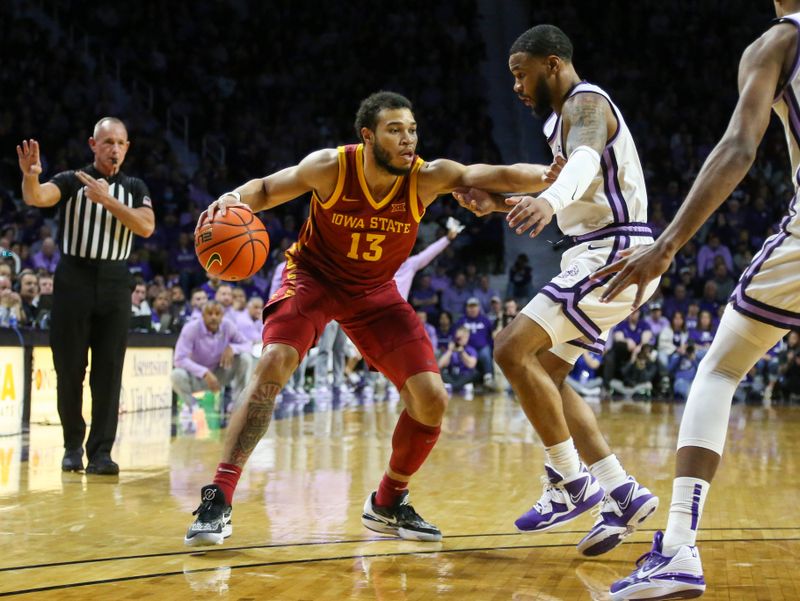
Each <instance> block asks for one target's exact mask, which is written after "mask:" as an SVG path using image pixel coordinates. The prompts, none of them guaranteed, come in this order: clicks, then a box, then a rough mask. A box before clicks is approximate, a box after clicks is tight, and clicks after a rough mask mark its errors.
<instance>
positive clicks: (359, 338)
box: [184, 92, 559, 546]
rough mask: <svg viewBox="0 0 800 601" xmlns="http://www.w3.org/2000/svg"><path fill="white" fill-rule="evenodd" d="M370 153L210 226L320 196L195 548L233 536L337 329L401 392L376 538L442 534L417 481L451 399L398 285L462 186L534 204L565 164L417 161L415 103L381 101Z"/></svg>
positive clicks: (369, 134) (280, 295) (287, 185)
mask: <svg viewBox="0 0 800 601" xmlns="http://www.w3.org/2000/svg"><path fill="white" fill-rule="evenodd" d="M355 126H356V131H357V133H358V135H359V137H360V138H361V140H362V143H361V144H357V145H350V146H342V147H339V148H337V149H325V150H318V151H316V152H313V153H311V154H310V155H308V156H307V157H306V158H304V159H303V160H302V161H301V162H300V163H299V164H298V165H296V166H294V167H288V168H286V169H283V170H282V171H279V172H277V173H274V174H272V175H269V176H267V177H265V178H263V179H254V180H251V181H250V182H248V183H246V184H244V185H242V186H239V187H238V188H237V189H236V190H235V191H233V192H229V193H227V194H224V195H223V196H222V197H220V198H219V199H218V200H216V201H215V202H214V203H212V204H211V206H209V208H208V209H207V211H206V212H205V213H204V214H203V216H201V218H200V223H202V222H203V220H204V219H213V217H214V216H215V215H216V214H224V213H225V211H226V210H227V209H228V208H230V207H232V206H237V205H242V204H243V205H246V206H248V207H250V208H251V209H252V210H253V211H254V212H258V211H263V210H267V209H272V208H274V207H276V206H278V205H280V204H283V203H285V202H288V201H290V200H292V199H294V198H297V197H298V196H302V195H303V194H306V193H307V192H311V193H312V198H311V208H310V213H309V217H308V220H307V221H306V222H305V224H304V225H303V227H302V229H301V231H300V236H299V239H298V241H297V242H296V243H295V244H294V245H293V246H292V247H291V248H290V249H289V250H288V251H287V252H286V269H285V270H284V273H283V281H282V285H281V287H280V288H279V289H278V290H277V291H276V292H275V294H273V295H272V297H271V298H270V299H269V301H268V302H267V305H266V307H265V309H264V319H265V322H264V331H263V342H264V350H263V353H262V355H261V358H260V359H259V362H258V366H257V367H256V370H255V372H254V374H253V376H252V378H251V381H250V382H249V384H248V386H247V387H246V389H245V390H244V392H243V398H242V403H241V406H240V407H239V408H238V409H237V411H236V412H235V413H234V414H233V416H232V417H231V421H230V424H229V425H228V432H227V435H226V439H225V444H224V450H223V458H222V462H221V463H220V464H219V466H218V468H217V472H216V475H215V477H214V481H213V484H209V485H208V486H204V487H203V489H202V491H201V497H202V501H201V504H200V506H199V507H198V508H197V510H196V511H195V512H194V513H195V515H197V519H196V521H195V522H194V523H193V524H192V526H191V527H190V528H189V530H188V532H187V533H186V537H185V538H184V542H185V543H186V544H187V545H190V546H194V545H212V544H221V543H222V542H223V540H224V538H225V537H227V536H229V535H230V534H231V532H232V527H231V524H230V515H231V501H232V498H233V492H234V489H235V487H236V484H237V481H238V479H239V475H240V474H241V471H242V467H243V466H244V464H245V462H246V461H247V458H248V457H249V456H250V454H251V453H252V451H253V449H254V448H255V446H256V444H257V443H258V441H259V440H261V438H262V437H263V436H264V434H265V432H266V431H267V426H268V425H269V422H270V418H271V417H272V411H273V407H274V404H275V397H276V396H277V394H278V392H279V391H280V390H281V389H282V388H283V386H284V385H285V384H286V382H287V381H288V379H289V376H290V375H291V374H292V372H293V371H294V369H295V368H296V367H297V365H298V363H299V362H300V361H301V360H302V358H303V356H304V355H305V354H306V352H307V351H308V350H309V348H311V347H312V346H313V345H314V344H315V342H316V340H317V339H318V338H319V336H320V334H321V333H322V331H323V329H324V328H325V325H326V324H327V323H328V322H329V321H330V320H333V319H335V320H336V321H338V322H339V324H340V325H341V327H342V329H344V331H345V332H346V334H347V335H348V336H349V337H350V339H351V340H352V341H353V343H354V344H355V345H356V347H358V350H359V351H360V352H361V354H362V355H363V356H364V358H365V359H366V360H367V361H368V363H369V364H370V365H371V366H372V367H374V368H376V369H378V370H380V371H381V372H382V373H383V374H385V375H386V376H387V377H388V378H389V380H391V382H392V383H393V384H394V385H395V386H397V389H398V390H400V396H401V398H402V400H403V402H404V404H405V410H404V411H403V412H402V414H401V415H400V419H399V420H398V422H397V426H396V428H395V431H394V435H393V437H392V455H391V458H390V460H389V467H388V469H387V470H386V473H385V474H384V476H383V480H382V481H381V483H380V485H379V487H378V489H377V491H376V492H373V493H371V494H370V495H369V496H368V497H367V500H366V503H365V505H364V511H363V515H362V522H363V524H364V525H365V526H366V527H367V528H369V529H370V530H374V531H376V532H381V533H391V534H396V535H398V536H400V537H401V538H405V539H410V540H424V541H438V540H441V537H442V534H441V532H440V531H439V529H438V528H437V527H436V526H434V525H432V524H430V523H428V522H426V521H425V520H423V519H422V518H421V517H420V516H419V515H418V514H417V513H416V511H414V508H413V507H412V506H411V505H410V504H409V503H408V482H409V480H410V478H411V476H412V475H413V474H414V473H415V472H416V471H417V470H418V469H419V468H420V466H421V465H422V463H423V462H424V461H425V459H426V458H427V456H428V454H429V453H430V452H431V450H432V449H433V446H434V445H435V444H436V440H437V439H438V437H439V431H440V425H441V423H442V416H443V415H444V411H445V408H446V406H447V399H448V396H447V392H446V391H445V388H444V385H443V383H442V379H441V376H440V375H439V370H438V367H437V364H436V359H435V357H434V354H433V349H432V348H431V344H430V342H429V340H428V337H427V336H426V335H425V330H424V329H423V326H422V324H421V322H420V321H419V319H418V318H417V316H416V314H415V313H414V310H413V309H412V308H411V306H410V305H409V304H408V303H407V302H406V301H405V300H404V299H403V298H402V297H401V296H400V294H399V293H398V291H397V287H396V285H395V283H394V281H393V279H392V278H393V276H394V273H395V271H397V268H398V267H399V266H400V264H401V263H402V262H403V261H404V260H406V259H407V258H408V255H409V254H410V252H411V249H412V248H413V246H414V242H415V240H416V238H417V228H418V225H419V222H420V220H421V219H422V216H423V215H424V214H425V209H426V207H427V206H428V205H429V204H431V203H432V202H433V201H434V200H435V199H436V198H437V197H438V196H440V195H442V194H446V193H449V192H451V191H453V190H454V189H456V188H459V187H472V186H474V187H478V188H485V189H490V190H493V191H495V192H535V191H539V190H543V189H544V188H546V187H547V186H549V184H550V182H551V181H554V179H555V176H556V175H557V171H558V170H559V165H557V164H554V165H552V166H550V167H548V166H544V165H522V164H519V165H512V166H508V167H505V166H491V165H469V166H464V165H461V164H459V163H456V162H454V161H450V160H445V159H440V160H436V161H432V162H425V161H423V160H422V159H421V158H419V157H418V156H417V155H416V153H415V149H416V146H417V125H416V122H415V120H414V114H413V112H412V107H411V103H410V102H409V101H408V100H407V99H406V98H404V97H403V96H400V95H398V94H394V93H391V92H378V93H376V94H373V95H372V96H370V97H369V98H367V99H365V100H364V101H363V102H362V103H361V106H360V108H359V110H358V113H357V115H356V121H355Z"/></svg>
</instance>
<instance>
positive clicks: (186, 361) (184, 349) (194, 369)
mask: <svg viewBox="0 0 800 601" xmlns="http://www.w3.org/2000/svg"><path fill="white" fill-rule="evenodd" d="M194 335H195V328H192V327H188V326H187V327H185V328H183V330H181V333H180V336H178V342H177V344H176V345H175V367H180V368H182V369H185V370H186V371H188V372H189V373H190V374H192V375H193V376H195V377H196V378H202V377H203V376H204V375H206V372H207V371H209V370H208V368H207V367H206V366H204V365H200V364H199V363H196V362H195V361H193V360H192V343H193V341H194Z"/></svg>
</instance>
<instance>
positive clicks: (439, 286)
mask: <svg viewBox="0 0 800 601" xmlns="http://www.w3.org/2000/svg"><path fill="white" fill-rule="evenodd" d="M451 285H452V282H451V281H450V278H449V277H448V276H447V267H445V266H444V265H442V264H438V265H436V272H435V274H434V275H433V277H432V278H431V287H432V288H433V289H434V290H436V292H443V291H444V290H447V289H448V288H450V286H451Z"/></svg>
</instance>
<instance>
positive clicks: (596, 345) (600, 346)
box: [567, 338, 606, 354]
mask: <svg viewBox="0 0 800 601" xmlns="http://www.w3.org/2000/svg"><path fill="white" fill-rule="evenodd" d="M567 344H571V345H572V346H577V347H578V348H582V349H584V350H587V351H591V352H592V353H600V354H603V351H604V350H605V348H606V341H605V340H602V339H600V338H598V339H597V340H596V341H595V342H593V343H592V344H586V343H585V342H581V341H580V340H567Z"/></svg>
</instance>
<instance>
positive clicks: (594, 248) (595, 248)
mask: <svg viewBox="0 0 800 601" xmlns="http://www.w3.org/2000/svg"><path fill="white" fill-rule="evenodd" d="M598 248H605V246H592V245H591V244H590V245H589V248H588V250H597V249H598Z"/></svg>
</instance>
